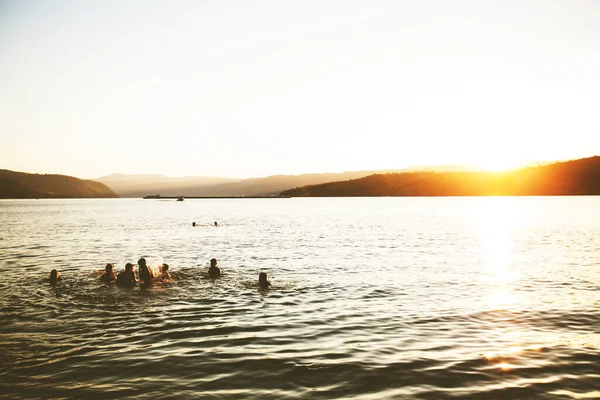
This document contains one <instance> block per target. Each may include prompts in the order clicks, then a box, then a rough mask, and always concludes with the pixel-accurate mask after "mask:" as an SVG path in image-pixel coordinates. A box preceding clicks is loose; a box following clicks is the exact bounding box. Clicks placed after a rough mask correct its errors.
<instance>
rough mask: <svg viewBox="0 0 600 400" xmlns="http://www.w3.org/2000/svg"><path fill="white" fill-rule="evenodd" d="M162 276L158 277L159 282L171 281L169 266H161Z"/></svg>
mask: <svg viewBox="0 0 600 400" xmlns="http://www.w3.org/2000/svg"><path fill="white" fill-rule="evenodd" d="M161 271H162V274H161V275H160V276H159V277H158V279H160V280H161V281H168V280H169V279H171V274H170V273H169V264H163V265H162V268H161Z"/></svg>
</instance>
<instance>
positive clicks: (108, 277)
mask: <svg viewBox="0 0 600 400" xmlns="http://www.w3.org/2000/svg"><path fill="white" fill-rule="evenodd" d="M104 269H105V270H106V273H104V274H103V275H102V276H101V277H100V280H101V281H102V282H107V283H110V282H112V281H116V280H117V277H116V275H115V271H114V269H115V267H114V265H112V264H111V263H108V264H106V267H104Z"/></svg>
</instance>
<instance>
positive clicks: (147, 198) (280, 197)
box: [142, 195, 292, 200]
mask: <svg viewBox="0 0 600 400" xmlns="http://www.w3.org/2000/svg"><path fill="white" fill-rule="evenodd" d="M180 197H183V198H184V199H291V198H292V196H155V195H152V196H144V197H142V198H143V199H144V200H162V199H175V200H176V199H178V198H180Z"/></svg>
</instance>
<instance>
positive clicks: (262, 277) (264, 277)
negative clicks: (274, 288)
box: [258, 272, 268, 284]
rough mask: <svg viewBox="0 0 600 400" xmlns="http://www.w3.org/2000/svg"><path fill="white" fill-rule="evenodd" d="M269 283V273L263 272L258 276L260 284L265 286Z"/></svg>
mask: <svg viewBox="0 0 600 400" xmlns="http://www.w3.org/2000/svg"><path fill="white" fill-rule="evenodd" d="M267 282H268V281H267V273H266V272H261V273H260V274H259V275H258V283H262V284H264V283H267Z"/></svg>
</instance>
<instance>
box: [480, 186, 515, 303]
mask: <svg viewBox="0 0 600 400" xmlns="http://www.w3.org/2000/svg"><path fill="white" fill-rule="evenodd" d="M483 200H484V201H482V202H480V203H479V207H478V208H477V210H476V212H477V214H478V225H479V231H480V238H481V244H482V266H483V270H482V271H481V275H480V283H482V284H484V285H486V286H487V288H486V289H487V290H486V292H487V296H486V298H485V302H486V303H487V304H488V305H490V306H491V307H502V306H507V305H518V304H519V303H520V302H521V301H522V300H523V299H522V298H521V296H519V295H518V294H516V293H514V286H515V283H516V282H518V281H519V279H520V272H519V270H518V269H515V267H514V266H513V265H512V253H513V246H514V238H513V234H514V231H515V230H516V229H517V228H518V226H517V225H518V213H519V209H518V203H517V202H515V199H513V198H508V197H489V198H485V199H483Z"/></svg>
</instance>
